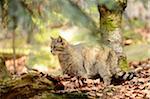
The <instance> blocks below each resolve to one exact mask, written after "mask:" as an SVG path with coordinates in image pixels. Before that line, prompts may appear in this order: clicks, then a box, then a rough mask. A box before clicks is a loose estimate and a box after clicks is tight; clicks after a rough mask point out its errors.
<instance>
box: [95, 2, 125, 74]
mask: <svg viewBox="0 0 150 99" xmlns="http://www.w3.org/2000/svg"><path fill="white" fill-rule="evenodd" d="M110 2H111V5H110V3H109V2H107V3H106V2H105V3H104V2H103V3H100V4H98V10H99V14H100V31H101V38H102V43H103V44H105V45H107V46H109V47H111V48H112V49H113V50H114V51H115V52H116V53H117V56H118V64H119V66H120V67H121V68H122V69H123V70H125V71H126V70H128V65H127V59H126V56H125V54H124V53H123V44H122V41H123V39H122V35H121V20H122V13H123V11H124V10H125V8H126V6H127V0H116V1H114V0H110Z"/></svg>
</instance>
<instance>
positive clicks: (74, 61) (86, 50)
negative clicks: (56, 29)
mask: <svg viewBox="0 0 150 99" xmlns="http://www.w3.org/2000/svg"><path fill="white" fill-rule="evenodd" d="M51 39H52V42H51V53H52V54H53V55H57V56H58V59H59V62H60V65H61V68H62V71H63V73H64V74H69V75H73V76H81V77H85V78H93V77H94V76H96V75H100V77H101V78H103V81H104V84H106V85H109V84H110V83H111V80H112V76H114V75H115V76H116V77H123V78H124V79H127V78H132V77H133V75H129V74H128V73H126V72H124V71H122V70H121V69H120V68H119V66H118V58H117V55H116V53H115V52H114V51H113V50H112V49H111V48H109V47H107V46H104V45H101V46H87V45H86V44H78V45H72V44H69V43H68V42H67V41H66V40H65V39H63V38H62V37H61V36H59V37H58V38H51Z"/></svg>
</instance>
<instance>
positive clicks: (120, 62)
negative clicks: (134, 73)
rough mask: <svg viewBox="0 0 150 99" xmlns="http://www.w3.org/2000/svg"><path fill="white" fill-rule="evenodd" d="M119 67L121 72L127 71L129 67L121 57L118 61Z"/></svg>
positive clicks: (125, 59) (124, 58)
mask: <svg viewBox="0 0 150 99" xmlns="http://www.w3.org/2000/svg"><path fill="white" fill-rule="evenodd" d="M119 66H120V67H121V69H122V70H123V71H129V66H128V62H127V58H126V57H121V59H119Z"/></svg>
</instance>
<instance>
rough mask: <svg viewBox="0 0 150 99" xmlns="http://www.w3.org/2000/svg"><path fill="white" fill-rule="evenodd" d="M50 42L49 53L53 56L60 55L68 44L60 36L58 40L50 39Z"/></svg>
mask: <svg viewBox="0 0 150 99" xmlns="http://www.w3.org/2000/svg"><path fill="white" fill-rule="evenodd" d="M51 40H52V42H51V53H52V54H53V55H58V54H59V53H62V52H63V51H64V49H65V48H66V47H67V46H68V42H67V41H66V40H65V39H63V38H62V37H61V36H59V37H58V38H52V37H51Z"/></svg>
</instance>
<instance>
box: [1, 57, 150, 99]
mask: <svg viewBox="0 0 150 99" xmlns="http://www.w3.org/2000/svg"><path fill="white" fill-rule="evenodd" d="M129 65H130V67H131V68H132V69H133V70H134V71H135V73H136V77H134V78H133V79H132V80H130V81H125V82H123V83H121V84H120V85H113V84H112V85H110V86H105V85H104V84H103V82H100V80H99V79H95V80H91V79H85V78H77V77H72V76H68V75H63V76H55V77H52V76H50V75H47V74H44V73H41V72H38V71H35V73H33V75H32V73H31V75H30V74H28V73H26V74H23V75H20V78H21V80H22V82H21V80H16V81H17V82H16V83H14V81H13V84H12V85H9V86H7V85H4V84H1V85H0V89H8V90H7V91H0V96H1V97H2V99H15V98H16V97H19V98H20V99H26V98H30V99H41V98H42V99H51V98H52V97H53V98H55V99H62V98H63V99H66V98H67V99H68V98H69V99H71V98H77V99H84V98H101V99H150V58H149V59H146V60H144V61H132V62H130V63H129ZM18 81H19V82H18ZM28 82H29V83H28ZM51 82H52V83H53V84H52V83H51ZM11 83H12V82H11ZM7 84H8V82H7ZM9 84H10V83H9ZM51 86H54V88H51ZM21 90H22V91H21ZM23 90H24V91H23ZM52 94H53V95H52ZM54 95H56V96H54ZM48 97H49V98H48ZM56 97H57V98H56ZM53 98H52V99H53Z"/></svg>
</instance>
